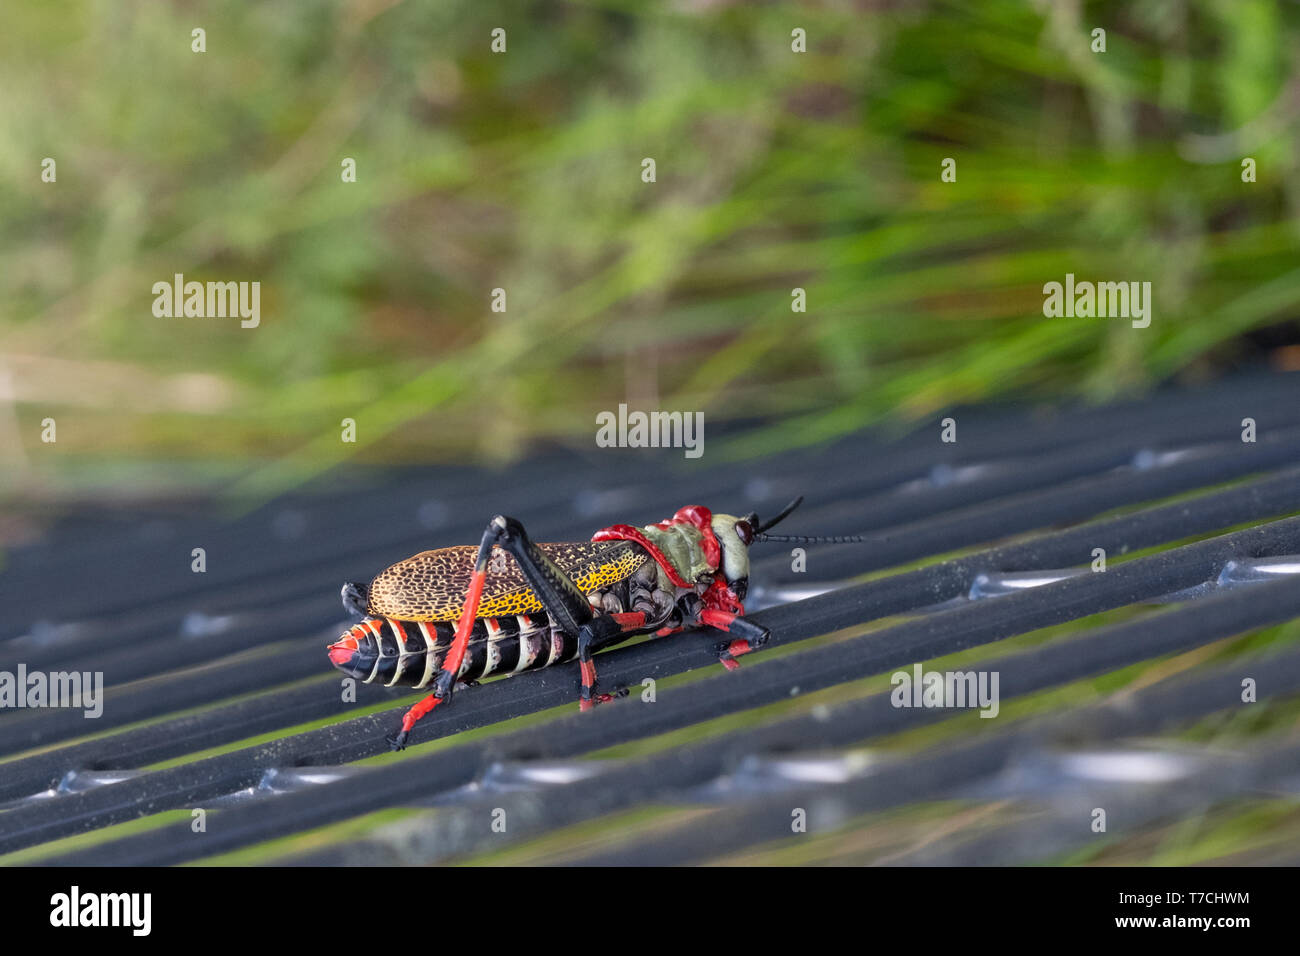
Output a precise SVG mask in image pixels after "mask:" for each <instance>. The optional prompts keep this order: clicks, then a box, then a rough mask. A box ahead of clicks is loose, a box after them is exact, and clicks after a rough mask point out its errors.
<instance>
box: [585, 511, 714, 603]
mask: <svg viewBox="0 0 1300 956" xmlns="http://www.w3.org/2000/svg"><path fill="white" fill-rule="evenodd" d="M591 540H592V541H635V542H636V543H637V544H639V545H641V547H643V548H645V549H646V551H647V552H649V554H650V557H652V558H654V560H655V563H656V564H657V565H659V567H661V568H663V569H664V573H665V574H667V575H668V580H669V581H671V582H673V584H675V585H677V586H678V587H679V588H689V587H692V586H693V585H692V584H691V582H690V581H687V580H686V579H685V578H684V577H682V575H681V572H679V571H678V570H677V569H676V568H675V567H673V564H672V562H671V561H669V560H668V559H667V558H666V557H664V553H663V552H662V551H660V550H659V549H658V548H656V547H655V546H654V545H653V544H651V543H650V539H649V538H647V537H646V536H645V533H644V532H643V531H641V530H640V529H639V528H634V527H632V526H631V525H630V524H614V525H610V526H609V527H608V528H601V529H600V530H599V531H597V532H596V533H595V534H593V535H592V536H591Z"/></svg>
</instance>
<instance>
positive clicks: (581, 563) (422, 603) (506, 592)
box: [368, 541, 650, 621]
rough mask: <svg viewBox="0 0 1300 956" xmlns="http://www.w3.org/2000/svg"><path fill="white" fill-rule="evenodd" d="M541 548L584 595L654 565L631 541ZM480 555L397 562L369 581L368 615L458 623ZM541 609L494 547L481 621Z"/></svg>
mask: <svg viewBox="0 0 1300 956" xmlns="http://www.w3.org/2000/svg"><path fill="white" fill-rule="evenodd" d="M538 547H539V548H541V549H542V552H543V553H544V554H545V555H546V556H547V557H548V558H550V559H551V560H552V561H554V562H555V563H556V564H557V565H558V566H559V567H560V568H561V569H562V570H563V571H564V572H565V573H566V574H568V575H569V577H571V578H573V580H574V581H575V582H576V583H577V585H578V587H579V588H581V589H582V590H583V591H584V592H587V591H594V590H596V589H597V588H602V587H608V586H609V585H611V584H613V583H615V582H617V581H622V580H624V579H625V578H628V577H630V576H631V575H632V574H633V573H634V572H635V571H636V570H637V568H639V567H641V565H643V564H645V562H646V561H649V560H650V556H649V555H648V554H646V553H645V551H644V550H642V549H641V548H639V547H638V546H637V545H635V544H633V543H632V542H630V541H584V542H564V543H559V544H539V545H538ZM477 553H478V547H477V546H475V545H461V546H459V547H455V548H439V549H438V550H437V551H421V552H420V553H419V554H417V555H413V556H412V557H409V558H407V559H406V560H405V561H399V562H397V564H394V565H393V566H392V567H391V568H387V569H385V570H384V571H381V572H380V573H379V574H378V575H376V576H375V579H374V580H373V581H371V582H370V593H369V600H370V604H369V607H368V610H369V613H370V614H371V615H375V616H383V617H395V618H399V619H401V620H403V621H455V620H457V619H458V618H459V617H460V612H461V610H462V608H463V607H464V605H465V592H466V591H467V590H468V589H469V579H470V574H471V573H472V572H473V570H474V556H475V555H476V554H477ZM542 609H543V608H542V602H541V601H539V600H538V599H537V595H535V594H534V593H533V590H532V588H530V587H529V586H528V583H527V582H526V581H525V580H524V575H523V572H521V571H520V570H519V565H518V564H516V563H515V559H514V557H512V556H511V555H510V554H508V553H506V552H505V551H503V550H501V549H500V548H493V549H492V558H491V561H490V562H489V564H488V574H487V581H486V583H485V584H484V586H483V600H482V602H481V603H480V605H479V611H478V616H479V617H502V616H506V615H510V614H531V613H533V612H534V611H540V610H542Z"/></svg>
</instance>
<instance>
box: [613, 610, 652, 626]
mask: <svg viewBox="0 0 1300 956" xmlns="http://www.w3.org/2000/svg"><path fill="white" fill-rule="evenodd" d="M610 617H612V618H613V619H614V620H616V621H618V624H619V627H621V628H623V630H625V631H627V630H630V629H632V628H636V627H643V626H644V625H645V615H644V614H642V613H641V612H640V611H628V612H626V613H623V614H611V615H610Z"/></svg>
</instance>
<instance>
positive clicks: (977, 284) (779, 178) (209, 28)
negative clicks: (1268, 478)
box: [0, 0, 1300, 492]
mask: <svg viewBox="0 0 1300 956" xmlns="http://www.w3.org/2000/svg"><path fill="white" fill-rule="evenodd" d="M1298 20H1300V8H1297V6H1296V5H1295V4H1289V3H1282V2H1276V0H1125V2H1119V0H1115V2H1089V3H1083V2H1077V0H1052V2H1047V0H982V2H980V3H967V2H944V0H894V2H889V3H884V2H873V0H859V2H834V3H831V2H827V3H771V4H763V5H752V4H742V3H734V2H727V0H678V2H676V3H664V4H649V3H632V2H621V0H592V2H568V3H559V2H543V3H534V4H527V5H518V4H505V3H499V2H492V0H486V2H485V0H474V2H463V0H442V2H437V3H433V2H416V0H406V2H398V0H302V2H298V3H293V4H253V3H240V2H222V0H211V2H179V0H168V2H155V3H149V4H124V3H120V2H112V0H98V2H92V0H50V2H45V3H40V4H19V5H12V6H10V7H9V8H7V9H6V12H5V28H4V30H3V31H2V32H0V210H3V217H0V341H2V342H3V345H2V346H0V397H7V398H8V399H9V401H8V402H5V403H4V404H0V445H3V447H5V448H6V449H7V450H6V451H5V452H4V453H3V454H4V458H3V459H0V465H3V466H4V468H5V471H6V473H8V474H14V473H16V474H18V475H19V476H20V477H22V476H26V478H27V479H28V481H32V480H34V478H33V476H43V475H45V474H46V473H47V471H48V470H51V469H54V470H57V468H56V467H55V466H67V465H89V466H92V467H105V466H107V465H112V464H115V463H121V462H123V461H129V460H139V461H162V460H168V461H174V462H186V461H190V462H195V463H225V464H226V465H227V466H229V465H230V464H232V463H233V464H235V465H237V466H240V467H243V466H246V465H254V466H256V467H254V468H253V469H252V470H251V471H250V472H249V475H248V477H247V478H246V480H245V482H244V484H243V485H242V488H243V490H245V491H266V492H270V491H274V490H277V489H279V488H282V487H285V486H286V485H288V484H291V483H292V482H294V481H296V480H298V479H299V478H301V477H302V476H304V475H307V474H310V473H313V472H315V471H318V470H319V469H321V468H324V467H327V466H328V465H330V464H332V463H334V462H337V461H341V460H345V459H348V458H351V457H354V456H356V457H361V458H364V459H365V460H366V461H369V462H401V461H417V460H419V461H422V460H429V459H442V460H452V459H461V460H463V459H467V458H478V459H483V458H487V459H493V458H495V459H503V458H508V457H510V456H512V455H516V454H518V453H519V452H520V451H521V450H523V448H524V447H526V445H527V443H528V442H530V441H533V440H536V439H539V438H545V439H559V440H570V441H576V442H582V443H583V444H586V443H587V442H590V441H591V440H592V436H593V435H594V431H595V424H594V416H595V413H596V412H597V411H599V410H603V409H613V408H615V407H617V405H618V403H619V402H623V401H626V402H628V403H629V404H631V405H632V407H641V408H651V407H662V408H669V409H690V410H703V411H704V412H705V413H706V415H707V416H708V417H709V420H710V421H716V422H721V421H725V420H728V419H736V418H742V417H745V418H747V417H761V418H762V419H764V420H766V421H768V422H771V423H772V424H771V425H770V426H769V427H767V428H765V429H764V430H762V431H760V432H758V433H756V434H754V435H751V436H750V437H749V438H747V439H746V440H745V441H744V442H734V443H732V444H730V445H727V446H723V445H722V444H721V443H719V444H717V445H712V446H711V450H715V453H717V454H745V453H753V452H757V451H761V450H765V449H769V448H772V447H776V446H781V445H788V444H791V443H803V442H813V441H817V440H820V439H822V438H824V437H827V436H831V435H835V434H839V433H842V432H844V431H847V430H850V429H854V428H857V427H861V426H862V425H864V424H866V423H871V422H880V421H886V422H889V421H906V420H908V419H913V418H916V417H917V416H922V415H926V414H929V413H931V412H933V411H935V410H936V409H939V408H941V407H944V406H946V405H949V404H951V403H955V402H966V401H975V400H981V399H986V398H990V397H994V396H1004V395H1005V396H1015V397H1021V398H1035V397H1044V396H1046V397H1061V396H1082V397H1086V398H1089V399H1102V398H1107V397H1113V396H1115V395H1118V394H1121V393H1128V392H1132V391H1135V390H1139V389H1141V388H1143V387H1147V386H1149V385H1150V384H1152V383H1154V382H1158V381H1162V380H1165V379H1167V378H1169V377H1171V376H1174V375H1178V374H1182V375H1185V376H1190V377H1193V378H1195V377H1197V376H1204V375H1208V374H1213V373H1214V372H1215V371H1216V370H1217V369H1219V368H1221V367H1223V366H1224V365H1225V364H1230V363H1231V361H1232V360H1233V356H1234V355H1235V354H1236V351H1237V350H1238V349H1239V348H1240V347H1241V346H1240V344H1239V343H1240V339H1239V337H1240V336H1241V335H1242V334H1243V333H1244V332H1246V331H1248V330H1251V329H1257V328H1260V327H1264V326H1271V325H1276V324H1278V323H1282V322H1287V321H1290V320H1294V318H1295V317H1296V315H1297V311H1298V310H1297V306H1298V305H1300V260H1298V259H1297V250H1298V248H1300V242H1298V240H1300V229H1298V227H1297V223H1296V221H1295V211H1296V210H1297V209H1298V208H1300V183H1298V177H1297V163H1298V162H1300V150H1298V149H1297V138H1298V137H1300V123H1298V122H1297V116H1298V115H1300V72H1298V71H1297V69H1296V66H1297V61H1298V59H1300V45H1297V43H1296V38H1297V35H1298V34H1297V31H1296V26H1297V21H1298ZM195 27H202V28H203V29H204V30H206V41H207V52H205V53H202V54H198V53H193V52H191V48H190V44H191V35H190V31H191V30H192V29H193V28H195ZM496 27H502V28H504V29H506V31H507V43H508V51H507V52H506V53H505V54H494V53H492V52H491V50H490V46H489V44H490V33H491V31H492V30H493V29H494V28H496ZM796 27H798V28H802V29H804V30H806V31H807V38H808V40H807V44H808V52H807V53H804V54H797V53H793V52H792V51H791V31H792V30H793V29H794V28H796ZM1096 27H1102V28H1104V29H1105V30H1106V31H1107V37H1106V43H1107V49H1106V52H1104V53H1094V52H1092V51H1091V50H1090V43H1091V42H1092V41H1091V37H1090V32H1091V31H1092V30H1093V29H1094V28H1096ZM47 156H48V157H53V158H55V159H56V161H57V163H58V181H57V183H53V184H50V183H43V182H41V180H40V164H41V160H42V159H43V158H44V157H47ZM1247 156H1249V157H1253V158H1254V159H1255V160H1256V161H1257V164H1258V173H1257V175H1258V181H1257V182H1254V183H1243V182H1242V178H1241V161H1242V159H1243V157H1247ZM345 157H352V158H355V160H356V162H357V171H358V179H357V182H356V183H343V182H342V181H341V177H340V164H341V162H342V160H343V159H344V158H345ZM645 157H652V158H654V159H655V160H656V164H657V182H655V183H651V184H647V183H643V182H642V181H641V162H642V159H643V158H645ZM945 157H953V158H955V159H956V161H957V181H956V182H955V183H944V182H941V181H940V165H941V161H942V160H943V159H944V158H945ZM178 272H179V273H183V274H184V275H185V277H186V279H187V280H199V281H206V280H222V281H229V280H257V281H260V282H261V283H262V292H261V294H262V299H261V311H262V319H261V325H260V327H258V328H257V329H241V328H240V327H239V323H238V321H237V320H230V319H224V320H223V319H192V318H191V319H184V318H181V319H159V318H155V317H154V316H153V314H152V311H151V306H152V302H153V295H152V292H151V287H152V285H153V283H154V282H157V281H166V280H170V278H171V277H172V275H173V274H175V273H178ZM1067 272H1073V273H1075V274H1076V275H1077V276H1078V277H1079V278H1080V279H1093V280H1139V281H1150V282H1151V283H1152V285H1153V289H1154V318H1153V321H1152V324H1151V327H1150V328H1148V329H1133V328H1131V327H1130V325H1129V323H1127V322H1125V321H1122V320H1121V321H1116V320H1105V319H1046V318H1044V317H1043V315H1042V302H1043V293H1042V286H1043V284H1044V283H1045V282H1049V281H1060V280H1062V279H1063V277H1064V275H1065V274H1066V273H1067ZM497 287H501V288H504V289H505V290H506V291H507V296H508V299H507V301H508V309H507V311H506V312H505V313H504V314H501V313H494V312H492V311H491V309H490V298H491V290H492V289H494V288H497ZM794 287H801V288H804V289H806V290H807V297H808V311H807V313H806V314H793V313H792V312H791V308H790V304H791V289H792V288H794ZM1278 361H1279V362H1282V363H1284V364H1285V363H1290V364H1292V365H1294V364H1300V362H1298V360H1297V350H1296V349H1295V348H1294V347H1290V348H1287V349H1282V350H1279V355H1278ZM47 416H52V417H55V418H56V420H57V421H58V427H59V435H58V437H59V442H58V446H57V448H58V452H57V455H53V454H47V452H49V451H51V448H50V446H42V445H41V443H40V440H39V435H40V422H41V420H42V419H43V418H45V417H47ZM343 418H353V419H355V420H356V422H357V442H356V444H345V443H342V442H341V441H340V440H339V431H340V421H341V420H342V419H343ZM38 449H39V451H38Z"/></svg>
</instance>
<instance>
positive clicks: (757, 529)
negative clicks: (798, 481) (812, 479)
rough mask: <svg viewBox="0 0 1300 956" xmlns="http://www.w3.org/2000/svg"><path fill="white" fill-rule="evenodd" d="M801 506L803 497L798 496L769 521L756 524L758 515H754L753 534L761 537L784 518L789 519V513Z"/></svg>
mask: <svg viewBox="0 0 1300 956" xmlns="http://www.w3.org/2000/svg"><path fill="white" fill-rule="evenodd" d="M801 504H803V495H800V496H799V497H798V498H796V499H794V501H792V502H790V503H789V504H788V505H786V506H785V508H784V510H782V512H781V513H780V514H779V515H777V516H776V517H775V518H773V519H772V520H771V521H764V522H763V523H762V524H759V523H758V515H754V516H753V517H754V534H755V535H761V534H762V533H763V532H764V531H766V530H767V529H768V528H775V527H776V526H777V525H778V524H780V523H781V522H782V521H784V520H785V519H786V518H788V517H790V512H792V511H794V509H795V508H798V507H799V506H800V505H801ZM760 540H761V539H760Z"/></svg>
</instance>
